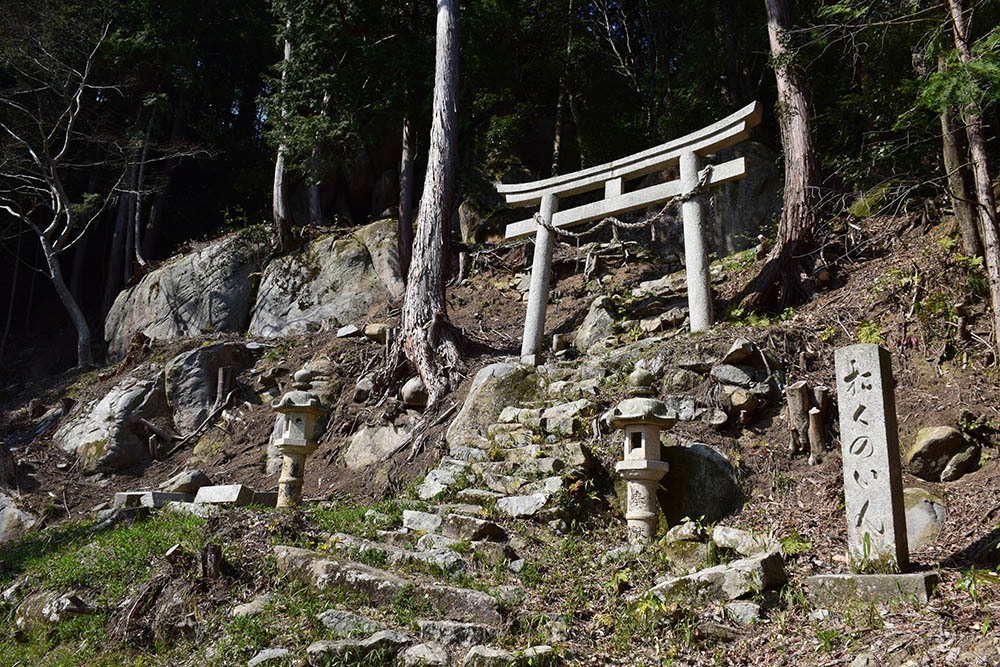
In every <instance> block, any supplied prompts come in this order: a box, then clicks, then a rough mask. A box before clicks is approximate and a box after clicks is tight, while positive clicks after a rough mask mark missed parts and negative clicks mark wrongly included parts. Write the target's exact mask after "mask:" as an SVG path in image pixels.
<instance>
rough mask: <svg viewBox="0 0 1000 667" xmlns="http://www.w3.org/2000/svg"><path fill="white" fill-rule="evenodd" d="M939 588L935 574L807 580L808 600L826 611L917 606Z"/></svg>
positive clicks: (827, 575) (853, 575) (849, 576)
mask: <svg viewBox="0 0 1000 667" xmlns="http://www.w3.org/2000/svg"><path fill="white" fill-rule="evenodd" d="M937 584H938V576H937V574H935V573H933V572H917V573H914V574H821V575H817V576H815V577H808V578H806V589H807V591H808V595H809V600H810V601H811V602H812V603H813V604H814V605H820V606H824V607H845V606H849V605H851V604H852V603H856V602H861V603H863V604H866V603H869V602H888V601H890V600H897V601H900V602H917V603H919V604H927V600H928V599H929V598H930V596H931V594H932V593H933V592H934V589H935V588H936V587H937Z"/></svg>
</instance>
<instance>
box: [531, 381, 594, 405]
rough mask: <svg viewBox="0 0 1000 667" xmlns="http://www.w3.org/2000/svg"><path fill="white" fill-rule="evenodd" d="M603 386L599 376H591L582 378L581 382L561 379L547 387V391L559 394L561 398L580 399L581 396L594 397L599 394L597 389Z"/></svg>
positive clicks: (551, 394) (555, 394)
mask: <svg viewBox="0 0 1000 667" xmlns="http://www.w3.org/2000/svg"><path fill="white" fill-rule="evenodd" d="M600 386H601V381H600V380H598V379H597V378H590V379H588V380H580V381H579V382H572V381H567V380H560V381H558V382H553V383H552V384H550V385H549V386H548V387H546V388H545V392H546V393H547V394H548V395H549V396H558V397H559V398H561V399H564V400H565V399H580V398H594V397H596V396H597V390H598V389H599V388H600Z"/></svg>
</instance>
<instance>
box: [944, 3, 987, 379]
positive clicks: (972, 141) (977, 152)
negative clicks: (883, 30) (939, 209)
mask: <svg viewBox="0 0 1000 667" xmlns="http://www.w3.org/2000/svg"><path fill="white" fill-rule="evenodd" d="M948 6H949V8H950V10H951V20H952V24H951V25H952V33H953V35H954V37H955V49H956V50H957V51H958V59H959V62H961V63H962V65H965V66H968V65H969V63H971V62H972V60H973V58H974V56H973V53H972V46H971V45H970V44H969V32H970V31H969V29H968V26H967V25H966V20H965V11H964V8H963V6H962V0H949V2H948ZM962 112H963V116H964V119H965V133H966V136H967V137H968V139H969V154H970V156H971V157H972V173H973V176H974V177H975V182H976V202H977V204H978V205H979V206H978V210H979V231H980V232H981V233H982V238H983V257H984V258H985V259H986V276H987V278H988V279H989V283H990V299H991V301H992V302H993V334H994V337H995V343H996V346H997V358H998V359H1000V230H998V229H997V205H996V199H995V198H994V196H993V185H992V182H991V181H990V172H989V164H988V158H987V155H986V134H985V132H984V130H983V110H982V108H981V107H979V106H978V105H977V104H975V103H971V102H970V103H969V104H967V105H966V106H965V108H964V109H963V110H962Z"/></svg>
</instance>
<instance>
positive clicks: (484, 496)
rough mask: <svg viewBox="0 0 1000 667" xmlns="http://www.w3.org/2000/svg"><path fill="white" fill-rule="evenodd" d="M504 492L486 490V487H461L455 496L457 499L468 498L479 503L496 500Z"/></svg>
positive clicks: (501, 496) (502, 495)
mask: <svg viewBox="0 0 1000 667" xmlns="http://www.w3.org/2000/svg"><path fill="white" fill-rule="evenodd" d="M504 495H505V494H503V493H500V492H498V491H488V490H486V489H462V490H461V491H459V492H458V494H457V498H458V499H459V500H468V501H472V502H477V503H481V502H483V501H487V500H496V499H497V498H503V497H504Z"/></svg>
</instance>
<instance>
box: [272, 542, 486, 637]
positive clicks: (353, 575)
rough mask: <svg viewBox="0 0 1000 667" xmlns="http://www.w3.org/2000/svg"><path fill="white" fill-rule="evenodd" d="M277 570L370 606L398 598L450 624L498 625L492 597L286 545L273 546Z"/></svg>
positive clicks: (390, 602)
mask: <svg viewBox="0 0 1000 667" xmlns="http://www.w3.org/2000/svg"><path fill="white" fill-rule="evenodd" d="M274 556H275V562H276V565H277V567H278V570H280V571H282V572H284V573H286V574H288V575H291V576H294V577H297V578H299V579H301V580H302V581H304V582H305V583H306V584H308V585H310V586H313V587H314V588H318V589H343V590H345V591H351V592H355V593H359V594H362V595H365V596H367V597H368V599H369V600H370V601H371V602H372V604H374V605H391V604H393V602H394V601H395V600H396V598H397V597H398V596H400V595H407V596H409V597H410V598H411V599H413V600H416V601H421V600H424V601H426V602H427V603H428V604H430V605H431V606H432V607H433V608H435V609H436V610H437V612H438V613H439V616H440V617H442V618H446V619H449V620H454V621H471V622H476V623H499V622H500V621H501V617H500V610H499V606H498V604H497V600H496V598H494V597H493V596H491V595H488V594H486V593H483V592H482V591H476V590H472V589H468V588H458V587H455V586H442V585H437V584H425V583H415V582H413V581H412V580H410V579H405V578H403V577H400V576H399V575H396V574H393V573H392V572H388V571H386V570H382V569H379V568H375V567H371V566H369V565H364V564H362V563H357V562H354V561H350V560H346V559H333V558H329V557H328V556H326V555H325V554H321V553H318V552H315V551H309V550H307V549H299V548H297V547H289V546H281V545H278V546H275V547H274Z"/></svg>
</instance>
